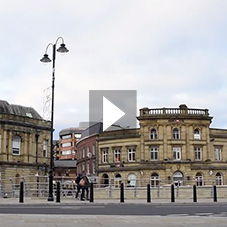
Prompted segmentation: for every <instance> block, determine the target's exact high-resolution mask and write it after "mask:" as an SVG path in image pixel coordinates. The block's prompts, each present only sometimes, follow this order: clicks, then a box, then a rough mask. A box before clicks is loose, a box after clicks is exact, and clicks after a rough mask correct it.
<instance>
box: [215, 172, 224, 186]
mask: <svg viewBox="0 0 227 227" xmlns="http://www.w3.org/2000/svg"><path fill="white" fill-rule="evenodd" d="M216 185H223V178H222V175H221V173H217V174H216Z"/></svg>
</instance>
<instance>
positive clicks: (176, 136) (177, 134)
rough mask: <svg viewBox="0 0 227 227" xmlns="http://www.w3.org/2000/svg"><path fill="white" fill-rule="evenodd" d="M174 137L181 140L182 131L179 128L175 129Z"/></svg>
mask: <svg viewBox="0 0 227 227" xmlns="http://www.w3.org/2000/svg"><path fill="white" fill-rule="evenodd" d="M173 139H175V140H179V139H180V131H179V129H178V128H174V129H173Z"/></svg>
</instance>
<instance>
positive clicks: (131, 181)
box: [127, 173, 136, 187]
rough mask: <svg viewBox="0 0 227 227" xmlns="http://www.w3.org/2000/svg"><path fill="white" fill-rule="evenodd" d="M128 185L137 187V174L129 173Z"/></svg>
mask: <svg viewBox="0 0 227 227" xmlns="http://www.w3.org/2000/svg"><path fill="white" fill-rule="evenodd" d="M127 187H136V175H135V174H134V173H130V174H129V175H128V181H127Z"/></svg>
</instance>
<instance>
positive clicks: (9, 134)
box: [7, 131, 12, 161]
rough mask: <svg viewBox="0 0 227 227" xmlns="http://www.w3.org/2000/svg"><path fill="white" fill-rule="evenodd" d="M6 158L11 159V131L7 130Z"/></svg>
mask: <svg viewBox="0 0 227 227" xmlns="http://www.w3.org/2000/svg"><path fill="white" fill-rule="evenodd" d="M7 160H8V161H12V131H9V133H8V150H7Z"/></svg>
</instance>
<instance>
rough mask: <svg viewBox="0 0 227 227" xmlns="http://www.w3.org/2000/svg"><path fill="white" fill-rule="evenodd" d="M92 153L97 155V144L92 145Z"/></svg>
mask: <svg viewBox="0 0 227 227" xmlns="http://www.w3.org/2000/svg"><path fill="white" fill-rule="evenodd" d="M92 154H93V155H95V145H92Z"/></svg>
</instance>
